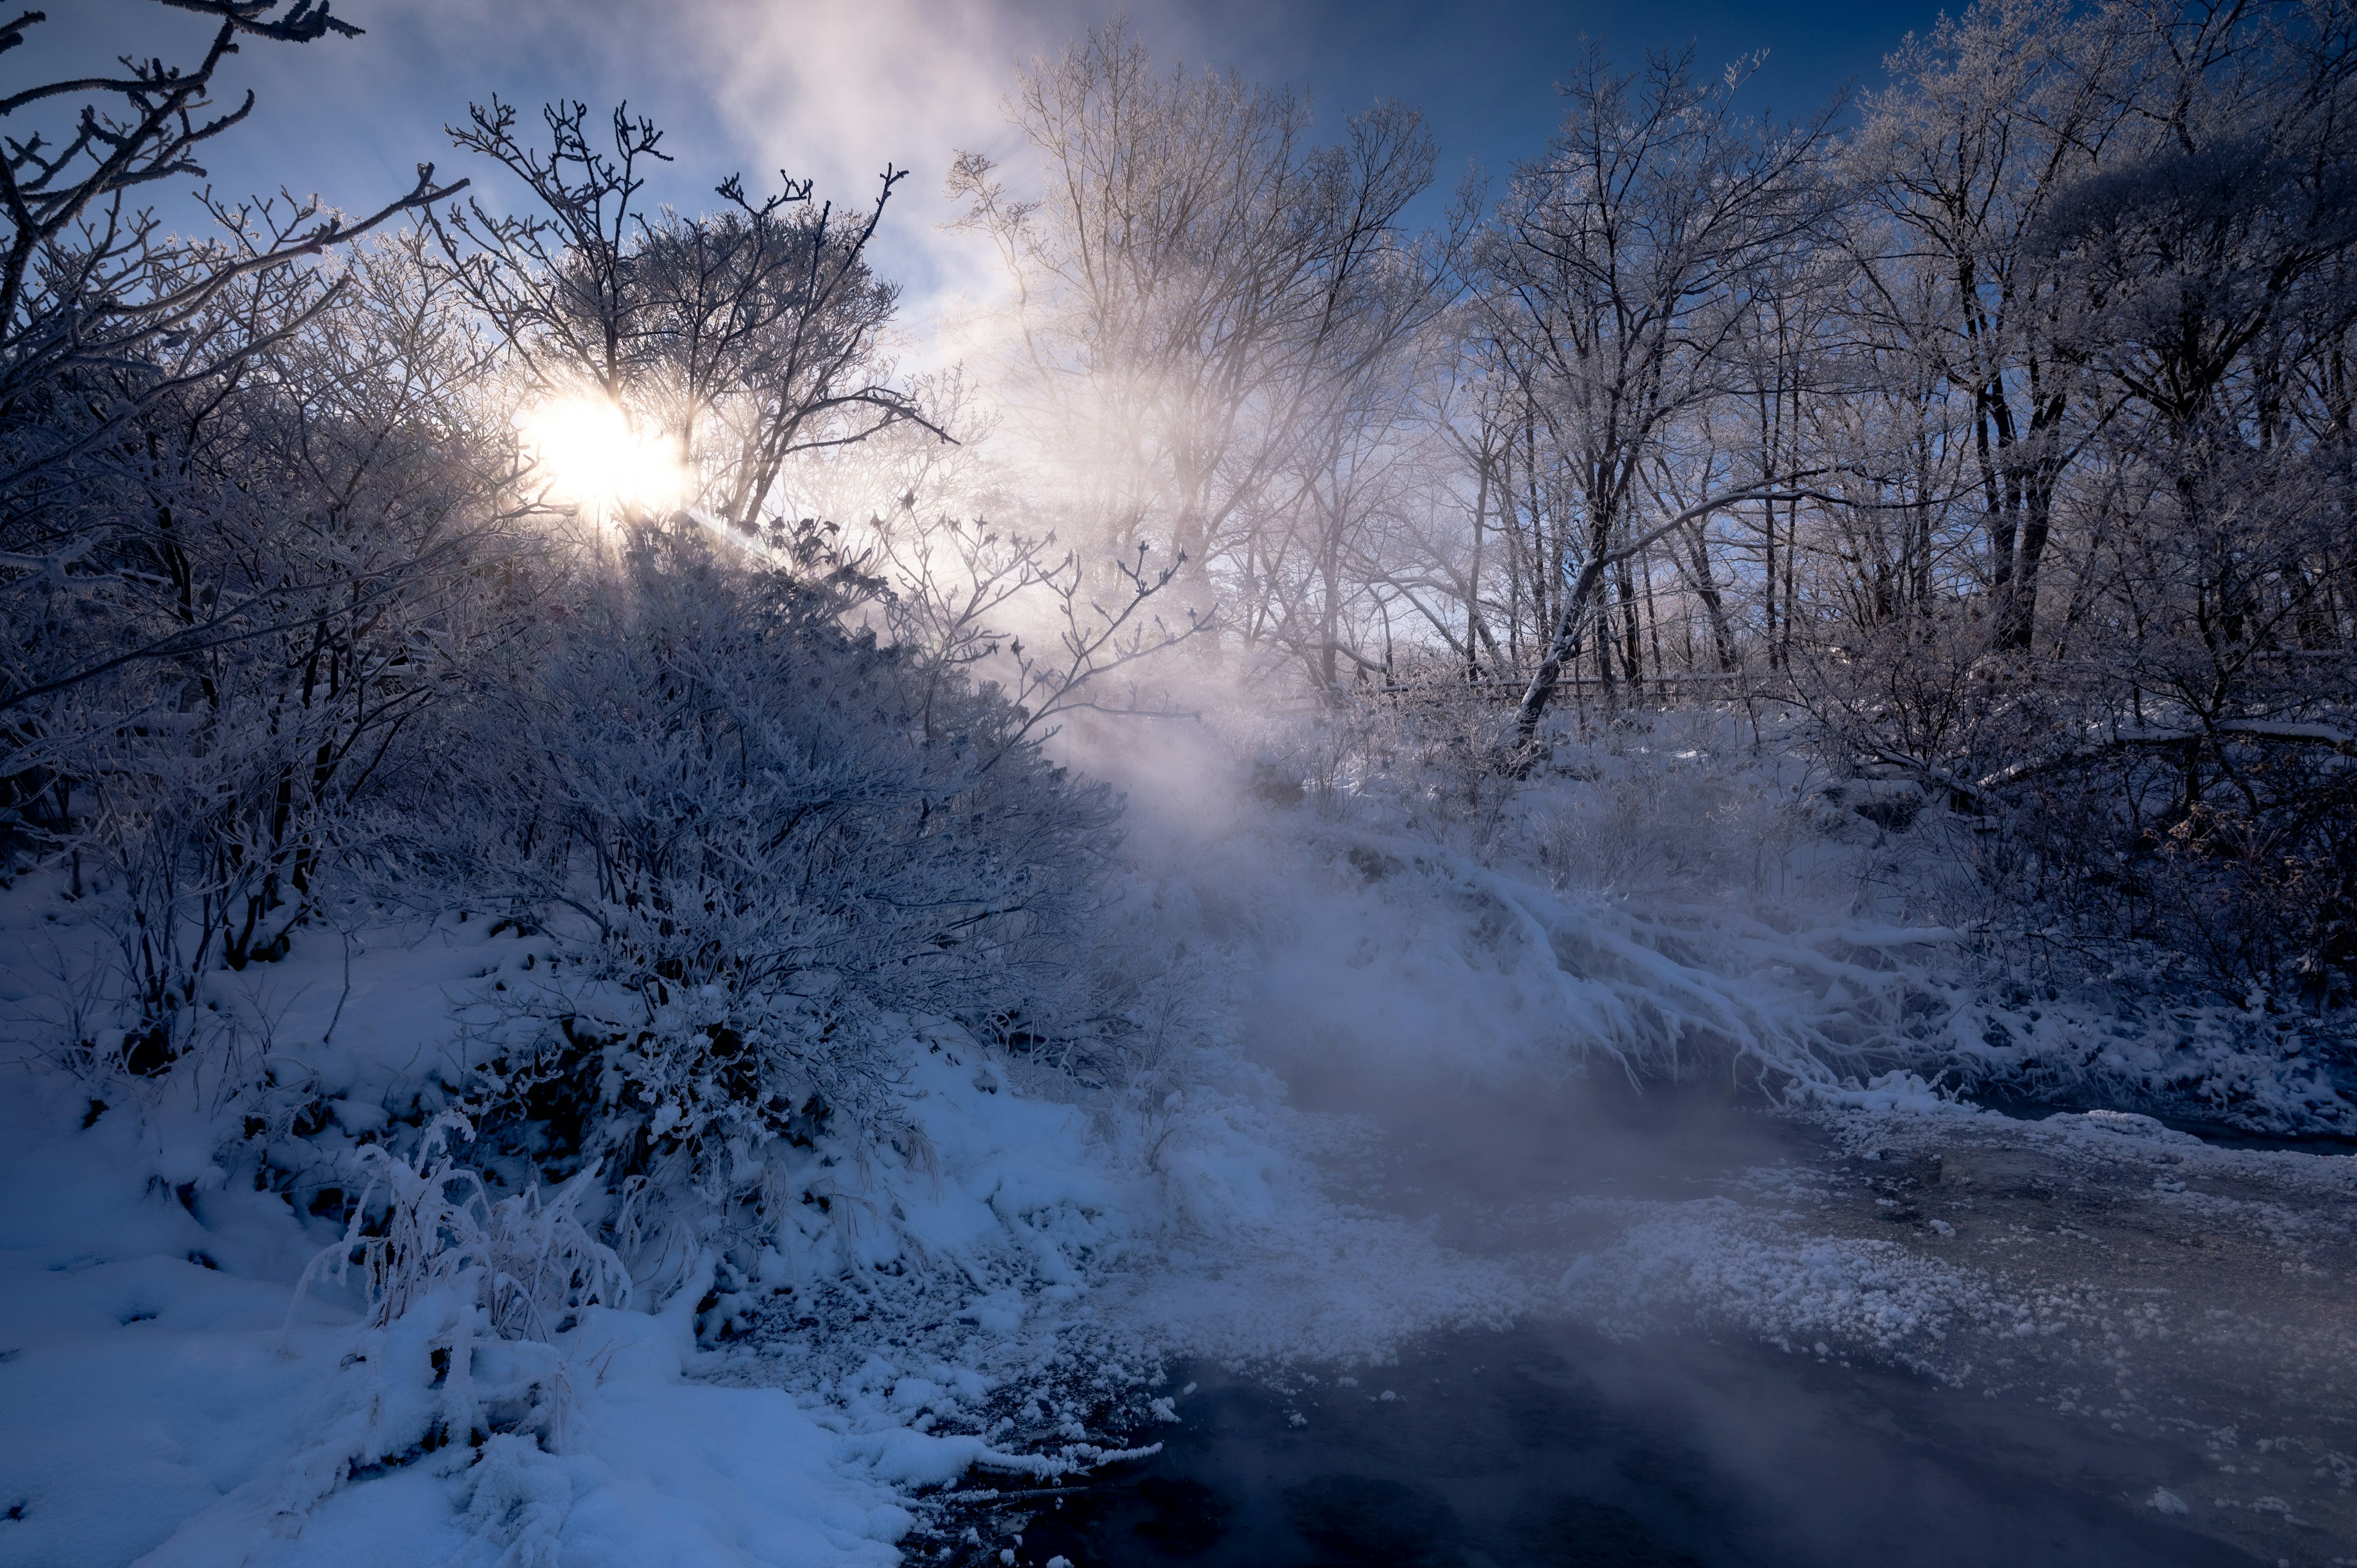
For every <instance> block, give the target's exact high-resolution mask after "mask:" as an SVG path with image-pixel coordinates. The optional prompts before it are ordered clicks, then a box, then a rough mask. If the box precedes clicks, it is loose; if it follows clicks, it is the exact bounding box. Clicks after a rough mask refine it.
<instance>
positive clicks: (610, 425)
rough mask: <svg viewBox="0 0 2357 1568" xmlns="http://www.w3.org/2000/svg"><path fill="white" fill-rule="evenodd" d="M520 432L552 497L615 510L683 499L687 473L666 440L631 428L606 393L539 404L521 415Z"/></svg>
mask: <svg viewBox="0 0 2357 1568" xmlns="http://www.w3.org/2000/svg"><path fill="white" fill-rule="evenodd" d="M521 434H522V438H523V446H524V454H525V456H528V457H530V458H531V459H532V461H533V463H534V464H535V465H537V471H536V477H537V478H540V479H541V480H542V481H543V482H544V483H545V484H546V485H547V486H548V490H549V494H550V496H551V497H553V498H554V499H558V500H563V501H570V502H572V503H573V504H575V505H576V506H580V507H584V508H591V509H596V510H610V511H614V512H644V511H662V510H670V509H672V508H675V507H678V506H681V505H683V504H684V502H685V501H686V499H687V475H686V472H685V470H684V468H683V467H682V465H681V463H680V461H679V457H678V454H677V453H676V452H675V451H674V450H673V448H672V446H671V444H670V443H669V442H667V441H663V440H661V439H658V438H656V437H652V436H649V435H643V434H641V433H640V432H639V431H638V430H635V429H633V428H632V427H631V424H630V416H629V415H627V414H625V413H623V412H622V411H621V410H620V409H619V408H618V407H616V406H615V405H614V403H612V402H611V401H610V400H608V399H607V398H603V397H598V396H595V395H591V396H585V397H568V398H560V399H557V400H554V401H553V402H550V403H542V404H540V405H539V406H538V407H536V408H534V409H533V410H532V412H531V413H527V414H526V415H524V417H523V420H522V424H521Z"/></svg>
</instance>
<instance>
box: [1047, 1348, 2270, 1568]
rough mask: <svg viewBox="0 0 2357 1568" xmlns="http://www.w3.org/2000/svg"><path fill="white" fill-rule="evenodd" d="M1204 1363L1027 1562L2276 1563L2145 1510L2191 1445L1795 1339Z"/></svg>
mask: <svg viewBox="0 0 2357 1568" xmlns="http://www.w3.org/2000/svg"><path fill="white" fill-rule="evenodd" d="M1189 1375H1191V1376H1193V1377H1195V1378H1197V1379H1200V1387H1198V1388H1197V1390H1196V1391H1195V1393H1194V1394H1193V1395H1192V1396H1191V1397H1189V1398H1188V1399H1186V1400H1184V1401H1182V1402H1181V1406H1180V1408H1181V1412H1182V1414H1183V1415H1184V1416H1185V1417H1186V1419H1185V1420H1184V1422H1183V1423H1181V1424H1180V1425H1179V1426H1176V1427H1172V1428H1168V1429H1167V1431H1166V1434H1165V1439H1166V1444H1167V1445H1166V1447H1165V1449H1164V1452H1163V1454H1162V1455H1160V1457H1159V1458H1157V1460H1155V1461H1153V1462H1152V1463H1151V1464H1149V1465H1147V1466H1143V1467H1141V1468H1140V1469H1139V1470H1137V1471H1135V1472H1134V1473H1133V1474H1132V1475H1130V1476H1128V1477H1124V1478H1122V1479H1120V1480H1118V1481H1115V1482H1112V1483H1110V1484H1108V1485H1106V1486H1104V1487H1101V1488H1091V1489H1088V1490H1085V1491H1082V1492H1080V1493H1076V1494H1071V1495H1068V1496H1067V1497H1065V1498H1063V1499H1062V1502H1061V1505H1060V1506H1056V1507H1051V1508H1049V1509H1047V1510H1046V1511H1044V1512H1043V1513H1041V1514H1039V1515H1038V1516H1036V1517H1035V1518H1034V1519H1033V1520H1032V1521H1031V1524H1030V1526H1029V1528H1028V1530H1026V1532H1025V1538H1024V1542H1023V1546H1022V1550H1021V1552H1020V1553H1019V1559H1020V1561H1021V1562H1023V1563H1047V1562H1049V1561H1050V1560H1051V1559H1052V1558H1054V1557H1057V1556H1063V1557H1065V1558H1068V1559H1069V1560H1070V1561H1071V1563H1073V1564H1075V1565H1076V1568H1091V1565H1092V1564H1105V1565H1128V1564H1141V1565H1142V1564H1168V1563H1196V1564H1200V1565H1202V1568H1217V1565H1222V1564H1235V1565H1238V1568H1243V1565H1245V1564H1250V1565H1253V1568H1286V1565H1293V1564H1313V1563H1316V1564H1335V1565H1341V1564H1397V1565H1400V1568H1417V1565H1425V1564H1429V1565H1432V1568H1441V1565H1444V1564H1448V1565H1458V1568H1485V1565H1489V1564H1499V1565H1506V1564H1516V1565H1521V1564H1528V1565H1531V1568H1539V1565H1547V1568H1560V1565H1571V1564H1578V1565H1581V1568H1608V1565H1609V1568H1640V1565H1645V1568H1671V1565H1689V1564H1691V1565H1702V1564H1722V1563H1724V1564H1746V1565H1770V1564H1794V1565H1799V1564H1812V1565H1824V1564H1851V1563H1857V1564H1883V1563H1890V1564H1900V1563H1904V1564H1909V1565H1910V1568H1938V1565H1943V1564H1957V1565H1960V1568H1961V1565H1965V1564H1975V1565H1980V1564H2003V1565H2004V1568H2037V1565H2042V1564H2054V1565H2055V1568H2063V1565H2066V1564H2067V1565H2069V1568H2105V1565H2111V1564H2119V1565H2123V1568H2125V1565H2128V1564H2146V1563H2149V1564H2155V1565H2159V1564H2169V1565H2185V1564H2202V1563H2244V1564H2248V1563H2254V1562H2255V1561H2256V1560H2255V1559H2253V1558H2251V1557H2248V1556H2246V1555H2244V1554H2243V1553H2241V1552H2235V1551H2233V1549H2231V1548H2228V1547H2225V1546H2222V1545H2220V1544H2218V1543H2216V1542H2214V1541H2208V1540H2205V1539H2203V1538H2201V1537H2199V1536H2196V1535H2193V1534H2191V1533H2190V1532H2188V1531H2186V1530H2183V1529H2181V1528H2179V1527H2177V1526H2176V1525H2174V1524H2172V1523H2171V1522H2170V1521H2169V1520H2167V1519H2165V1518H2164V1517H2162V1516H2161V1515H2160V1514H2158V1513H2157V1512H2156V1511H2154V1510H2153V1509H2151V1508H2150V1507H2149V1506H2147V1499H2148V1498H2150V1497H2151V1495H2152V1492H2153V1488H2154V1485H2155V1477H2157V1476H2158V1475H2162V1474H2165V1473H2168V1472H2169V1471H2170V1470H2172V1469H2177V1468H2179V1464H2180V1463H2181V1460H2182V1456H2175V1455H2164V1454H2161V1453H2158V1452H2157V1451H2155V1450H2154V1449H2152V1448H2151V1447H2149V1446H2148V1445H2144V1444H2134V1443H2131V1442H2129V1441H2127V1440H2126V1439H2120V1440H2118V1441H2116V1442H2115V1441H2110V1440H2107V1439H2105V1438H2104V1437H2103V1436H2101V1435H2100V1434H2092V1433H2079V1432H2066V1431H2064V1430H2062V1429H2060V1428H2058V1427H2057V1425H2056V1424H2055V1423H2051V1422H2050V1421H2043V1420H2039V1419H2037V1418H2036V1417H2035V1416H2034V1415H2022V1414H2017V1413H2015V1412H2011V1411H2010V1410H2009V1409H2008V1408H2007V1407H2006V1406H2004V1405H2002V1404H2001V1403H1999V1402H1990V1401H1985V1400H1982V1399H1980V1398H1979V1397H1977V1396H1975V1395H1971V1394H1965V1393H1959V1392H1957V1391H1951V1390H1943V1389H1940V1388H1937V1387H1934V1386H1932V1385H1930V1384H1927V1383H1924V1382H1921V1381H1919V1380H1913V1379H1910V1378H1908V1377H1905V1376H1903V1375H1899V1374H1891V1373H1883V1372H1878V1371H1872V1370H1867V1369H1843V1368H1839V1367H1833V1366H1824V1365H1820V1364H1818V1363H1816V1362H1813V1361H1807V1360H1802V1359H1788V1358H1785V1357H1782V1356H1780V1355H1778V1354H1776V1353H1775V1352H1773V1351H1763V1350H1759V1349H1756V1348H1738V1347H1734V1346H1727V1345H1715V1344H1710V1343H1707V1342H1705V1341H1702V1340H1699V1339H1664V1340H1659V1341H1654V1342H1650V1343H1647V1344H1644V1345H1627V1344H1620V1345H1615V1344H1611V1343H1609V1342H1606V1341H1603V1340H1601V1339H1598V1338H1596V1337H1593V1336H1590V1335H1587V1334H1584V1333H1577V1332H1573V1331H1568V1330H1551V1329H1546V1328H1523V1329H1517V1330H1514V1331H1512V1332H1508V1333H1503V1334H1494V1333H1484V1334H1464V1335H1457V1336H1451V1337H1446V1338H1444V1339H1442V1340H1439V1341H1437V1342H1435V1343H1433V1344H1431V1345H1429V1346H1427V1347H1426V1348H1424V1349H1423V1350H1422V1351H1421V1352H1420V1353H1418V1354H1416V1355H1414V1356H1411V1357H1407V1358H1404V1359H1402V1360H1401V1361H1400V1362H1399V1364H1397V1365H1396V1366H1394V1367H1391V1368H1387V1369H1372V1370H1371V1369H1361V1370H1360V1371H1359V1372H1357V1373H1356V1374H1355V1375H1354V1376H1353V1377H1351V1378H1349V1379H1348V1380H1346V1378H1345V1377H1344V1376H1340V1375H1325V1376H1316V1375H1311V1374H1305V1373H1297V1374H1294V1375H1292V1376H1291V1377H1287V1378H1279V1379H1276V1380H1274V1381H1273V1382H1259V1381H1254V1380H1245V1379H1222V1378H1219V1377H1217V1376H1216V1375H1215V1374H1213V1373H1211V1372H1209V1371H1206V1370H1202V1369H1197V1370H1195V1371H1194V1372H1192V1373H1191V1374H1189Z"/></svg>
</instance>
